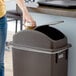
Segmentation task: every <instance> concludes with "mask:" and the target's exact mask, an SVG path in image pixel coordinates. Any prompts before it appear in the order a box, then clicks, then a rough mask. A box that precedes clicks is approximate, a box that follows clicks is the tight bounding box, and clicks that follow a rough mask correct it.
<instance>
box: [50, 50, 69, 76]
mask: <svg viewBox="0 0 76 76" xmlns="http://www.w3.org/2000/svg"><path fill="white" fill-rule="evenodd" d="M51 58H52V61H51V62H52V63H51V65H52V68H51V70H52V75H51V76H67V72H68V69H67V67H68V60H67V59H66V51H64V52H62V53H59V54H55V55H52V57H51Z"/></svg>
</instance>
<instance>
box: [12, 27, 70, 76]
mask: <svg viewBox="0 0 76 76" xmlns="http://www.w3.org/2000/svg"><path fill="white" fill-rule="evenodd" d="M45 27H46V32H47V33H45V32H43V31H44V30H43V28H45ZM47 28H50V29H49V30H48V29H47ZM39 29H42V30H43V31H40V30H39ZM52 35H53V36H52ZM69 47H70V44H68V41H67V37H66V36H65V35H64V34H63V33H62V32H60V31H59V30H57V29H55V28H52V27H48V26H44V27H38V28H36V29H35V30H24V31H21V32H18V33H16V34H15V35H14V36H13V47H12V52H13V71H14V76H67V65H68V49H69Z"/></svg>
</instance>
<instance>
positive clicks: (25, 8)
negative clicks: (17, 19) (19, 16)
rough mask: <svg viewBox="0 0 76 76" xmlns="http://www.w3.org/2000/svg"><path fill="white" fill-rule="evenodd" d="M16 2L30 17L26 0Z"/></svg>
mask: <svg viewBox="0 0 76 76" xmlns="http://www.w3.org/2000/svg"><path fill="white" fill-rule="evenodd" d="M16 2H17V5H18V6H19V8H20V9H21V11H22V12H23V13H25V14H26V15H28V10H27V7H26V5H25V2H24V0H16Z"/></svg>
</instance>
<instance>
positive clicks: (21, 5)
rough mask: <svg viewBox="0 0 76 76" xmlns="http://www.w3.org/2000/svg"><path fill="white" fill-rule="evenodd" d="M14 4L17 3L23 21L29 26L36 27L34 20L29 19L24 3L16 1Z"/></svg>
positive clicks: (22, 0)
mask: <svg viewBox="0 0 76 76" xmlns="http://www.w3.org/2000/svg"><path fill="white" fill-rule="evenodd" d="M16 2H17V5H18V6H19V8H20V9H21V10H22V13H23V21H24V22H30V23H31V26H36V22H35V21H34V19H33V18H32V17H31V15H30V14H29V12H28V9H27V7H26V5H25V1H24V0H16Z"/></svg>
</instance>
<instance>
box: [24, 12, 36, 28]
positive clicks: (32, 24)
mask: <svg viewBox="0 0 76 76" xmlns="http://www.w3.org/2000/svg"><path fill="white" fill-rule="evenodd" d="M23 21H24V24H25V23H26V22H27V23H30V27H36V22H35V21H34V19H33V18H32V17H31V15H30V14H29V13H27V14H26V13H25V12H23Z"/></svg>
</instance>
